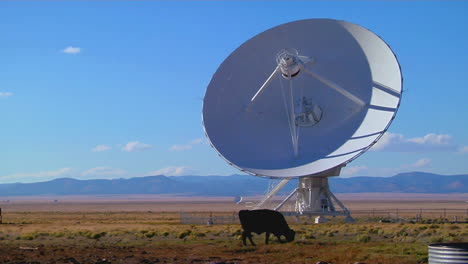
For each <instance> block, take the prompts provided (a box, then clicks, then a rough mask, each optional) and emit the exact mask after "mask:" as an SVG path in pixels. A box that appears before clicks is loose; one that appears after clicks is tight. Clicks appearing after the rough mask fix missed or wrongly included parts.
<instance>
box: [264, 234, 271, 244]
mask: <svg viewBox="0 0 468 264" xmlns="http://www.w3.org/2000/svg"><path fill="white" fill-rule="evenodd" d="M268 239H270V232H266V233H265V244H268Z"/></svg>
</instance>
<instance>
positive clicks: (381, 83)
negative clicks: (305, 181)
mask: <svg viewBox="0 0 468 264" xmlns="http://www.w3.org/2000/svg"><path fill="white" fill-rule="evenodd" d="M285 50H287V51H292V52H291V54H293V55H292V57H293V59H295V60H297V67H292V68H291V69H294V74H295V75H294V76H291V75H289V76H287V75H284V74H283V72H285V71H283V70H281V71H280V70H278V69H279V67H280V64H279V62H278V60H277V56H279V55H278V54H283V53H284V51H285ZM282 52H283V53H282ZM295 52H296V53H297V54H296V55H297V56H296V55H294V54H295ZM283 62H284V60H283ZM293 66H294V65H293ZM298 69H300V70H299V71H298ZM270 77H271V80H270V79H269V78H270ZM260 87H262V89H261V88H260ZM260 90H261V91H260ZM401 93H402V76H401V71H400V66H399V64H398V61H397V59H396V57H395V55H394V54H393V52H392V50H391V49H390V47H389V46H388V45H387V44H386V43H385V42H384V41H383V40H382V39H380V38H379V37H378V36H377V35H375V34H374V33H372V32H371V31H369V30H367V29H365V28H363V27H361V26H358V25H355V24H352V23H349V22H345V21H338V20H333V19H308V20H300V21H295V22H290V23H286V24H283V25H280V26H277V27H274V28H271V29H269V30H267V31H265V32H262V33H260V34H258V35H256V36H255V37H253V38H252V39H250V40H248V41H247V42H245V43H244V44H242V45H241V46H240V47H239V48H237V49H236V50H235V51H234V52H233V53H232V54H230V55H229V56H228V57H227V58H226V59H225V61H224V62H223V63H222V64H221V66H220V67H219V68H218V70H217V71H216V73H215V74H214V76H213V78H212V79H211V82H210V84H209V85H208V88H207V91H206V94H205V97H204V100H203V124H204V128H205V133H206V135H207V136H208V138H209V140H210V143H211V145H212V146H213V148H215V149H216V151H217V152H218V153H219V155H220V156H222V157H223V158H224V159H225V160H226V161H227V162H228V163H229V164H231V165H233V166H235V167H237V168H239V169H240V170H243V171H246V172H249V173H252V174H255V175H259V176H267V177H281V178H288V177H300V176H310V175H314V174H319V173H320V172H323V171H326V170H328V169H331V168H334V167H336V166H340V165H344V164H346V163H348V162H350V161H351V160H353V159H354V158H356V157H357V156H359V155H360V154H362V153H363V152H365V151H366V150H367V149H368V148H369V147H370V146H372V145H373V144H374V143H375V142H376V141H377V140H378V139H379V138H380V137H381V136H382V134H383V133H384V132H385V131H386V130H387V128H388V126H389V124H390V123H391V121H392V120H393V118H394V116H395V114H396V112H397V110H398V107H399V104H400V99H401Z"/></svg>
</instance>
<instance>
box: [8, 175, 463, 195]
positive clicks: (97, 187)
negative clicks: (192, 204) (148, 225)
mask: <svg viewBox="0 0 468 264" xmlns="http://www.w3.org/2000/svg"><path fill="white" fill-rule="evenodd" d="M269 181H270V180H269V179H265V178H259V177H255V176H250V175H231V176H177V177H174V176H172V177H168V176H163V175H158V176H147V177H137V178H130V179H113V180H77V179H72V178H60V179H55V180H51V181H46V182H37V183H10V184H0V196H28V195H98V194H173V195H184V196H189V195H199V196H235V195H244V196H246V195H261V194H264V193H265V192H266V190H267V187H268V184H269ZM296 186H297V180H291V182H289V183H288V184H287V185H286V186H285V187H284V188H283V189H282V191H281V193H280V194H286V193H289V192H291V191H292V190H294V188H295V187H296ZM330 188H331V189H332V191H333V192H335V193H364V192H366V193H369V192H394V193H468V174H466V175H452V176H442V175H437V174H432V173H425V172H410V173H401V174H398V175H395V176H393V177H353V178H342V177H332V178H330Z"/></svg>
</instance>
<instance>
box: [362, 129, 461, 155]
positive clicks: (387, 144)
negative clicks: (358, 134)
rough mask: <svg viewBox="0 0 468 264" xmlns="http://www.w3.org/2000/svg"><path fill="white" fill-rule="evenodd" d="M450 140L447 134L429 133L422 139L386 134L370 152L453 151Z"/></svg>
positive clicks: (454, 147) (453, 146) (453, 147)
mask: <svg viewBox="0 0 468 264" xmlns="http://www.w3.org/2000/svg"><path fill="white" fill-rule="evenodd" d="M451 139H452V138H451V136H450V135H447V134H434V133H430V134H427V135H425V136H423V137H415V138H405V136H403V135H401V134H393V133H390V132H387V133H385V134H384V135H383V136H382V138H381V139H380V140H379V141H377V143H376V144H375V145H374V146H372V148H371V149H370V150H371V151H389V152H444V151H455V150H456V146H455V145H454V144H452V143H451Z"/></svg>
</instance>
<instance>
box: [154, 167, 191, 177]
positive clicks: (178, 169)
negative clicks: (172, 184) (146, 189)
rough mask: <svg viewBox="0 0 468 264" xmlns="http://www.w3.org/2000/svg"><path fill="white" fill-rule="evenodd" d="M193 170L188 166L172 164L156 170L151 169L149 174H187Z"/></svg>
mask: <svg viewBox="0 0 468 264" xmlns="http://www.w3.org/2000/svg"><path fill="white" fill-rule="evenodd" d="M191 172H192V170H191V169H190V168H188V167H184V166H180V167H176V166H171V167H167V168H163V169H159V170H155V171H151V172H149V173H148V174H149V175H165V176H181V175H187V174H188V173H191Z"/></svg>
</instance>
